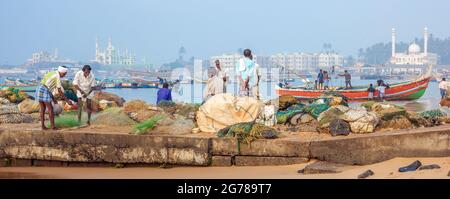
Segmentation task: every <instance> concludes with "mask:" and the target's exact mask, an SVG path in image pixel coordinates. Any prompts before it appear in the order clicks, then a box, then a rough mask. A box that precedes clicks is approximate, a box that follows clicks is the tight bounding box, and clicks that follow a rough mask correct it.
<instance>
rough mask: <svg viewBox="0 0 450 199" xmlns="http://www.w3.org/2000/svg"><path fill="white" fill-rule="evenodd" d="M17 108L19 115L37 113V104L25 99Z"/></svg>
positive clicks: (38, 108) (34, 101)
mask: <svg viewBox="0 0 450 199" xmlns="http://www.w3.org/2000/svg"><path fill="white" fill-rule="evenodd" d="M17 108H18V109H19V111H20V112H21V113H28V114H31V113H39V110H40V107H39V102H37V101H36V100H31V99H25V100H23V101H22V102H20V103H19V104H18V105H17Z"/></svg>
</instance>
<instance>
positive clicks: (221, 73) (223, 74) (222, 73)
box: [215, 60, 228, 93]
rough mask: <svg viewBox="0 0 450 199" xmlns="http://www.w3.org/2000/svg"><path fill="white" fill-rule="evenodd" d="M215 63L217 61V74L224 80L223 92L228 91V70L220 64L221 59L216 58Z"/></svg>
mask: <svg viewBox="0 0 450 199" xmlns="http://www.w3.org/2000/svg"><path fill="white" fill-rule="evenodd" d="M215 63H216V70H217V73H216V76H217V77H219V78H220V79H221V80H222V84H223V85H222V87H223V89H222V91H223V93H226V92H227V81H228V75H227V72H226V71H225V70H224V69H222V67H221V66H220V61H219V60H216V61H215Z"/></svg>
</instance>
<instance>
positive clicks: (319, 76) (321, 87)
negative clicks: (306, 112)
mask: <svg viewBox="0 0 450 199" xmlns="http://www.w3.org/2000/svg"><path fill="white" fill-rule="evenodd" d="M317 82H318V83H319V84H318V89H319V90H322V89H323V71H322V69H320V71H319V74H317Z"/></svg>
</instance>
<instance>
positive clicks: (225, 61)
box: [210, 52, 344, 69]
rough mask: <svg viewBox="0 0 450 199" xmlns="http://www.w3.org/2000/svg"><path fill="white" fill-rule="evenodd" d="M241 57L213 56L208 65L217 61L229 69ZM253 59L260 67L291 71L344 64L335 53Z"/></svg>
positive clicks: (341, 57)
mask: <svg viewBox="0 0 450 199" xmlns="http://www.w3.org/2000/svg"><path fill="white" fill-rule="evenodd" d="M242 57H243V55H240V54H237V53H235V54H223V55H220V56H213V57H211V58H210V65H211V66H214V65H215V60H219V61H220V63H221V66H222V67H224V68H231V67H234V66H235V64H236V62H237V61H238V60H239V59H240V58H242ZM253 59H254V60H255V62H256V63H258V64H259V65H260V66H262V67H279V66H283V67H288V68H291V69H311V68H312V69H315V68H329V67H331V66H336V65H337V66H342V65H343V64H344V57H343V56H341V55H339V54H337V53H315V54H309V53H298V52H296V53H278V54H275V55H271V56H257V55H254V56H253Z"/></svg>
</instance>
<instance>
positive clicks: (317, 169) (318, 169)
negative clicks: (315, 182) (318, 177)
mask: <svg viewBox="0 0 450 199" xmlns="http://www.w3.org/2000/svg"><path fill="white" fill-rule="evenodd" d="M344 166H345V165H343V164H336V163H330V162H322V161H317V162H314V163H312V164H309V165H307V166H306V167H305V168H304V169H303V174H324V173H341V172H342V167H344Z"/></svg>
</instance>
